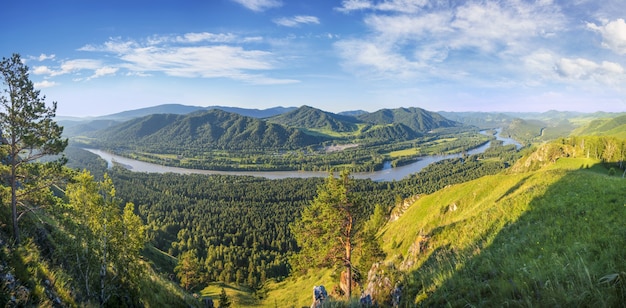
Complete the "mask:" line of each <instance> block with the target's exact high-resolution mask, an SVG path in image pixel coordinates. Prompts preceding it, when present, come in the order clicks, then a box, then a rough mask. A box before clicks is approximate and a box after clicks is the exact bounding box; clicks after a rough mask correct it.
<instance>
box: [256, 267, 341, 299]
mask: <svg viewBox="0 0 626 308" xmlns="http://www.w3.org/2000/svg"><path fill="white" fill-rule="evenodd" d="M331 275H332V271H331V270H328V269H311V270H309V273H308V274H307V275H305V276H300V277H295V278H294V277H290V278H288V279H286V280H284V281H281V282H268V283H266V289H267V290H268V292H267V294H266V296H265V299H264V300H263V301H262V303H261V304H262V306H263V307H309V306H311V302H312V300H311V298H312V296H313V287H314V286H319V285H323V286H324V287H325V288H326V290H327V291H328V292H329V293H330V292H331V290H332V288H333V287H334V286H336V285H337V284H338V281H336V280H334V279H333V278H332V277H331Z"/></svg>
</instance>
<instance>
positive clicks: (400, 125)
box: [58, 104, 623, 150]
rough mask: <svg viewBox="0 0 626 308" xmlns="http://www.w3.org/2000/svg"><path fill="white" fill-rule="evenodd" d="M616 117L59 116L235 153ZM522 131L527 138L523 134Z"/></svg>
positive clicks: (124, 134) (156, 111)
mask: <svg viewBox="0 0 626 308" xmlns="http://www.w3.org/2000/svg"><path fill="white" fill-rule="evenodd" d="M618 115H619V114H607V113H602V114H600V113H597V114H582V113H573V112H560V111H549V112H545V113H488V112H438V113H437V112H432V111H427V110H424V109H421V108H416V107H411V108H395V109H381V110H378V111H375V112H366V111H363V110H356V111H347V112H342V113H337V114H336V113H332V112H327V111H323V110H320V109H316V108H314V107H310V106H302V107H299V108H296V107H273V108H268V109H246V108H238V107H224V106H210V107H197V106H186V105H179V104H167V105H159V106H154V107H148V108H141V109H136V110H129V111H124V112H120V113H116V114H111V115H106V116H101V117H95V118H85V119H75V118H74V119H64V118H59V120H58V121H59V123H60V124H61V125H63V126H64V127H65V130H64V133H65V135H66V136H68V137H73V136H89V137H93V138H94V139H96V140H98V142H99V143H100V144H101V145H103V146H107V147H114V146H115V147H119V146H123V145H129V144H131V143H132V144H135V145H141V146H142V147H143V148H144V149H145V148H146V147H149V146H150V145H154V144H169V145H170V146H168V147H170V148H181V147H183V148H184V147H195V148H198V147H201V148H206V149H231V150H232V149H241V148H246V149H251V148H254V149H266V148H275V149H291V148H297V147H303V146H309V145H313V144H318V143H320V142H323V141H326V140H337V138H340V139H341V138H343V139H344V141H349V140H348V139H352V140H360V141H363V140H367V141H372V142H380V141H383V142H393V141H402V140H411V139H414V138H417V137H419V136H421V135H423V134H425V133H428V132H429V131H432V130H436V129H445V128H454V127H461V126H463V125H468V126H475V127H478V128H481V129H483V128H495V127H504V128H505V131H507V129H506V127H507V126H509V125H514V128H513V129H509V130H508V131H509V134H510V135H511V136H513V137H519V138H520V139H522V138H526V139H530V138H531V135H533V134H534V135H539V132H540V131H541V132H542V134H543V135H544V137H554V136H558V135H563V134H565V133H566V132H567V131H571V130H572V129H574V128H575V127H574V125H573V124H572V123H571V122H570V121H569V120H568V119H572V118H576V119H577V120H576V121H577V122H579V123H583V124H584V123H589V122H592V121H593V120H596V119H598V118H608V119H611V118H615V117H617V116H618ZM520 119H522V120H521V121H520ZM619 120H620V119H619V118H618V119H617V120H615V121H618V123H617V124H615V123H604V122H602V123H600V122H594V123H593V124H590V125H591V126H590V128H588V129H587V131H588V132H594V131H598V130H606V129H605V128H606V127H612V128H613V129H614V130H620V129H621V128H623V126H622V124H619V123H621V122H619ZM603 121H608V120H603ZM615 121H614V122H615ZM520 123H522V124H523V125H524V129H520V128H519V127H520ZM579 126H580V125H579ZM546 128H547V129H546ZM515 131H517V135H516V134H515ZM526 131H528V132H530V133H526ZM520 132H524V134H530V135H529V136H526V137H524V136H523V135H520ZM546 133H547V134H546ZM553 135H554V136H553ZM338 136H339V137H338ZM360 141H357V142H360ZM159 147H161V146H159Z"/></svg>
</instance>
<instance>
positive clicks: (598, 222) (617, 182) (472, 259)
mask: <svg viewBox="0 0 626 308" xmlns="http://www.w3.org/2000/svg"><path fill="white" fill-rule="evenodd" d="M598 163H599V162H598V161H594V160H590V159H580V158H560V159H559V160H558V161H557V162H556V163H554V164H550V165H548V166H545V167H543V168H542V169H540V170H537V171H533V172H526V173H516V174H499V175H495V176H487V177H483V178H481V179H478V180H474V181H471V182H467V183H464V184H460V185H455V186H451V187H448V188H446V189H443V190H440V191H438V192H436V193H434V194H431V195H427V196H422V197H421V198H420V199H419V200H418V201H416V202H415V203H414V204H413V205H411V206H410V207H409V208H408V210H407V211H406V212H405V213H404V214H403V215H402V216H401V217H400V218H399V219H398V220H397V221H395V222H391V223H389V224H388V225H387V226H386V228H385V229H384V230H382V232H381V243H384V244H383V245H384V246H383V249H384V250H385V251H386V252H387V255H388V258H387V261H386V265H387V270H388V271H397V272H399V273H401V275H400V276H402V277H403V279H402V281H401V283H402V284H403V285H404V288H403V293H404V296H405V297H404V301H405V302H406V303H407V304H410V305H413V304H424V305H426V306H444V305H451V306H465V305H467V304H470V305H475V306H505V305H508V306H510V305H514V306H556V305H563V306H589V305H594V304H600V305H602V306H615V305H618V304H619V303H624V302H625V300H626V285H625V283H624V280H625V279H626V274H625V273H626V264H625V262H624V260H625V258H626V251H625V250H624V247H626V233H625V229H624V226H625V225H626V203H625V200H626V189H624V187H626V181H625V180H624V179H622V178H621V177H616V176H612V177H611V176H608V175H607V174H608V172H607V171H608V170H606V169H605V168H603V167H601V166H599V165H597V164H598ZM593 165H596V166H595V167H593V168H589V169H578V168H580V166H593Z"/></svg>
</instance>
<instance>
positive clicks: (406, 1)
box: [336, 0, 429, 13]
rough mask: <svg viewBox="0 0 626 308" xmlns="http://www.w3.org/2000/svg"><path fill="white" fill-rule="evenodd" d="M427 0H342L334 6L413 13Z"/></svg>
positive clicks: (350, 10) (347, 9) (426, 2)
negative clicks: (339, 4) (338, 4)
mask: <svg viewBox="0 0 626 308" xmlns="http://www.w3.org/2000/svg"><path fill="white" fill-rule="evenodd" d="M428 5H429V2H428V0H384V1H371V0H344V1H342V2H341V6H340V7H338V8H336V10H337V11H340V12H346V13H349V12H352V11H363V10H375V11H384V12H400V13H415V12H418V11H420V10H422V9H423V8H424V7H426V6H428Z"/></svg>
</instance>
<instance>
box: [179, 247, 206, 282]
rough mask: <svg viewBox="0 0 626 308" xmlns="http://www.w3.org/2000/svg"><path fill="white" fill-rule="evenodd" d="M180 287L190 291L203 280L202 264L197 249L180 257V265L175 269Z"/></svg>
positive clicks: (188, 251)
mask: <svg viewBox="0 0 626 308" xmlns="http://www.w3.org/2000/svg"><path fill="white" fill-rule="evenodd" d="M174 271H175V272H176V276H177V277H178V279H179V281H180V285H181V286H182V287H183V288H185V290H187V291H189V290H190V289H192V288H193V287H195V286H196V285H197V284H198V283H200V280H201V263H200V261H199V260H198V254H197V252H196V250H195V249H192V250H187V251H185V252H183V253H182V254H181V255H180V257H178V263H177V264H176V267H175V268H174Z"/></svg>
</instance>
